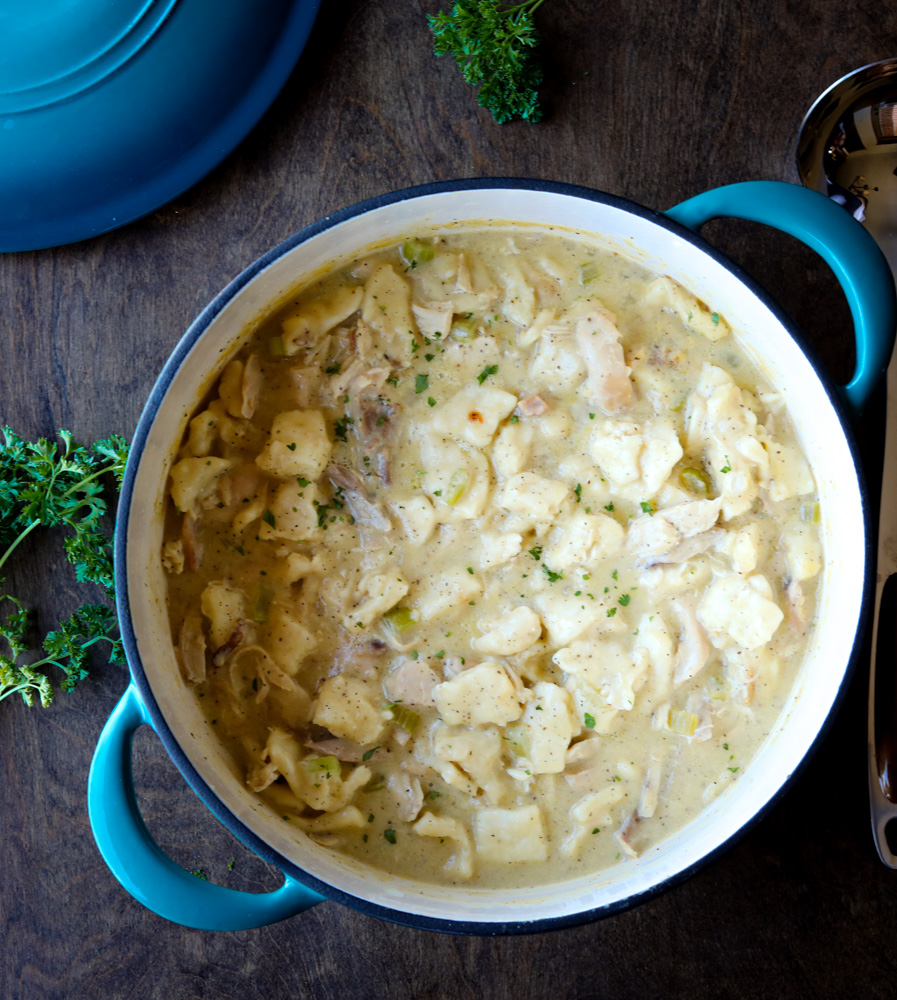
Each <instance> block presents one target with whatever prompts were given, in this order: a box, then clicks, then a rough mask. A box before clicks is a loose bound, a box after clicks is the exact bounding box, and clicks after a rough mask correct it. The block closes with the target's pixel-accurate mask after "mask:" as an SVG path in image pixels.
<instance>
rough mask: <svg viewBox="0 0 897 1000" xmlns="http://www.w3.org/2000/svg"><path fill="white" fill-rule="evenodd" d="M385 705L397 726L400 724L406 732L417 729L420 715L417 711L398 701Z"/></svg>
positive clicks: (412, 731)
mask: <svg viewBox="0 0 897 1000" xmlns="http://www.w3.org/2000/svg"><path fill="white" fill-rule="evenodd" d="M386 707H387V708H388V709H389V711H390V712H392V721H393V722H394V723H395V724H396V725H397V726H401V727H402V729H404V730H405V731H406V732H409V733H412V734H413V733H414V730H415V729H417V727H418V724H419V723H420V716H419V715H418V714H417V712H415V711H414V710H413V709H411V708H408V706H407V705H402V704H400V703H399V702H395V703H393V704H391V705H387V706H386Z"/></svg>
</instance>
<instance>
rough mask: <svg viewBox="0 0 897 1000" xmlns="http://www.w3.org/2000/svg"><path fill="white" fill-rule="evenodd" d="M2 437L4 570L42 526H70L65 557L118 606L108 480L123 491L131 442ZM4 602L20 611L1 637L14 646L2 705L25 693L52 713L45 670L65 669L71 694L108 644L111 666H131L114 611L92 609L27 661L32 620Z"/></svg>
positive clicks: (0, 665) (0, 541)
mask: <svg viewBox="0 0 897 1000" xmlns="http://www.w3.org/2000/svg"><path fill="white" fill-rule="evenodd" d="M0 434H2V440H0V570H2V568H3V567H4V566H5V565H6V563H7V562H8V561H9V559H10V557H11V556H12V555H13V553H14V552H15V551H16V549H17V548H18V547H19V545H21V544H22V542H23V541H24V540H25V539H26V538H27V537H28V536H29V535H30V534H31V532H32V531H34V530H35V529H36V528H39V527H62V528H65V529H68V531H69V534H68V535H67V536H66V538H65V542H64V548H65V554H66V558H67V559H68V561H69V562H70V563H71V564H72V565H73V566H74V567H75V575H76V576H77V578H78V580H80V581H81V582H82V583H94V584H97V585H98V586H100V587H102V588H103V589H104V590H105V592H106V596H107V597H108V598H109V600H110V601H114V598H115V589H114V580H113V575H112V549H111V544H110V541H109V539H108V538H107V536H106V535H105V534H104V532H103V531H102V528H101V527H100V520H101V518H102V517H103V515H104V514H105V513H106V510H107V503H106V499H105V496H104V489H103V484H102V479H103V477H104V476H108V475H111V476H113V477H114V480H115V483H116V485H117V486H118V487H119V488H120V487H121V482H122V477H123V475H124V469H125V461H126V459H127V453H128V446H127V443H126V441H125V440H124V438H122V437H119V436H118V435H112V436H111V437H108V438H104V439H103V440H102V441H97V442H95V443H94V444H93V445H92V446H91V447H90V448H85V447H83V446H82V445H80V444H78V443H77V442H76V441H75V440H74V438H73V437H72V435H71V433H70V432H69V431H65V430H62V431H59V437H60V439H61V441H62V448H61V449H60V448H59V447H58V446H57V444H56V443H54V442H51V441H47V440H46V439H44V438H41V439H40V440H38V441H25V440H23V439H22V438H21V437H19V435H18V434H16V433H15V432H14V431H12V430H11V429H10V428H8V427H4V428H3V429H2V430H0ZM2 583H3V579H2V578H0V586H2ZM0 602H3V603H6V604H7V605H11V606H12V609H13V610H12V611H10V612H8V613H7V614H6V617H5V618H3V619H0V638H3V639H5V640H6V643H7V645H8V647H9V655H6V654H0V701H3V699H4V698H8V697H9V696H10V695H11V694H15V693H18V694H20V695H21V697H22V699H23V700H24V701H25V703H26V704H28V705H32V704H34V699H35V697H38V698H39V699H40V703H41V704H42V705H43V706H44V707H46V706H47V705H49V704H50V703H51V702H52V700H53V685H52V682H51V681H50V678H49V677H48V676H47V675H46V673H45V668H47V667H56V668H57V669H59V670H61V671H62V672H63V674H64V677H63V679H62V681H61V683H60V685H59V686H60V688H61V689H62V690H63V691H70V690H71V689H72V688H73V687H74V686H75V684H77V683H78V681H79V680H83V678H84V677H86V676H87V673H88V664H87V660H88V655H89V650H90V649H91V648H92V647H93V646H95V645H96V644H97V643H98V642H100V641H101V640H104V641H106V642H108V643H109V644H110V650H109V659H110V661H111V662H113V663H122V662H124V657H123V653H122V648H121V642H120V640H119V639H118V638H116V637H115V636H114V635H113V633H114V631H115V628H116V620H115V614H114V612H113V611H112V608H111V607H109V606H108V605H105V604H84V605H82V606H81V607H80V608H78V610H77V611H75V612H74V613H73V614H72V615H71V617H69V618H68V619H66V620H65V621H63V622H62V623H60V625H59V627H58V628H57V629H56V630H54V631H51V632H48V633H47V635H46V636H45V638H44V640H43V642H42V644H41V645H42V650H43V653H44V655H43V656H42V657H41V658H39V659H37V660H34V661H32V662H31V663H19V662H18V661H19V659H20V658H21V657H23V656H25V655H26V654H27V653H28V652H29V651H30V644H29V642H28V630H29V626H30V618H31V615H30V613H29V612H28V610H27V609H26V608H25V607H24V606H23V605H22V604H21V602H20V601H19V600H17V599H16V598H15V597H13V596H12V595H11V594H5V595H2V596H0Z"/></svg>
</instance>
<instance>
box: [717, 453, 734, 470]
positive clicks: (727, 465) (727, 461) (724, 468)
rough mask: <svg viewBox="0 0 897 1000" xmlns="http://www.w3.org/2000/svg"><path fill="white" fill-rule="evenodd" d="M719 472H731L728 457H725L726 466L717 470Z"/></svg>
mask: <svg viewBox="0 0 897 1000" xmlns="http://www.w3.org/2000/svg"><path fill="white" fill-rule="evenodd" d="M719 471H720V472H731V471H732V466H731V465H730V464H729V456H728V455H726V464H725V465H724V466H723V467H722V468H721V469H720V470H719Z"/></svg>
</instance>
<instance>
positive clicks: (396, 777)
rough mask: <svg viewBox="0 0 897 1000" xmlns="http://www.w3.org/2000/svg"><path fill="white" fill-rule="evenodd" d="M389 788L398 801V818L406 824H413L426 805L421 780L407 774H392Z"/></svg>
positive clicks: (388, 784)
mask: <svg viewBox="0 0 897 1000" xmlns="http://www.w3.org/2000/svg"><path fill="white" fill-rule="evenodd" d="M387 787H388V788H389V790H390V792H392V795H393V797H394V798H395V800H396V807H397V812H396V815H397V816H398V818H399V819H400V820H403V821H404V822H406V823H413V822H414V820H416V819H417V817H418V814H419V813H420V811H421V809H422V808H423V805H424V793H423V789H422V788H421V785H420V780H419V779H418V778H416V777H414V776H413V775H409V774H407V773H396V774H391V775H390V776H389V781H388V783H387Z"/></svg>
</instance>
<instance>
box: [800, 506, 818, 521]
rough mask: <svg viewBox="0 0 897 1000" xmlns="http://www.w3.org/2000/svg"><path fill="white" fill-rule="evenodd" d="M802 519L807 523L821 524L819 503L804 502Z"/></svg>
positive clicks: (801, 512)
mask: <svg viewBox="0 0 897 1000" xmlns="http://www.w3.org/2000/svg"><path fill="white" fill-rule="evenodd" d="M800 519H801V520H802V521H806V523H807V524H819V503H818V502H817V501H813V502H812V503H802V504H801V505H800Z"/></svg>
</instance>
